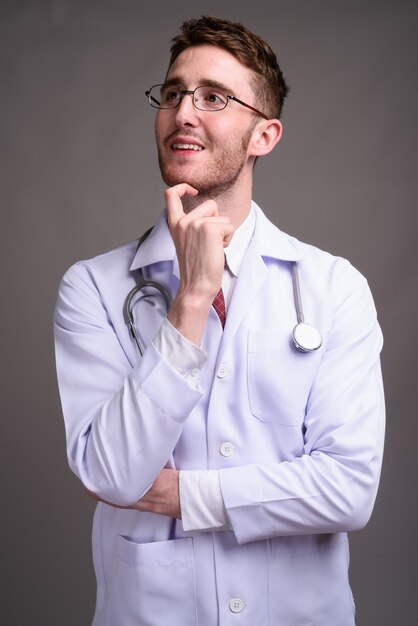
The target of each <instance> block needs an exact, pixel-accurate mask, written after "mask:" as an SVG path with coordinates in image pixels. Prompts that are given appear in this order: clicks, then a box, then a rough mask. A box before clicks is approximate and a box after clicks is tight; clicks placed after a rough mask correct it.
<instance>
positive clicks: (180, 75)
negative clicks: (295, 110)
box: [155, 45, 258, 197]
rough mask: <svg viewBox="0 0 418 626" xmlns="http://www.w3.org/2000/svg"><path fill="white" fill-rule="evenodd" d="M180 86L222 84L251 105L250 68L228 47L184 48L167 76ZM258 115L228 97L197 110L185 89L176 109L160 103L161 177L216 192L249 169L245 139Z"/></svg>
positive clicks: (157, 127) (157, 124)
mask: <svg viewBox="0 0 418 626" xmlns="http://www.w3.org/2000/svg"><path fill="white" fill-rule="evenodd" d="M172 79H175V81H176V84H177V85H179V86H180V87H181V88H182V89H190V90H192V89H195V88H196V87H198V86H200V85H205V84H207V83H208V82H210V83H212V82H214V81H215V82H216V83H219V84H220V85H223V86H224V88H225V89H226V91H227V93H228V94H231V95H235V96H236V97H238V98H240V99H241V100H243V101H244V102H246V103H248V104H250V105H253V106H255V98H254V93H253V90H252V87H251V83H250V81H251V71H250V70H249V69H248V68H247V67H245V66H244V65H242V64H241V63H240V62H239V61H238V60H237V59H235V57H233V56H232V55H231V54H230V53H229V52H227V51H226V50H223V49H222V48H218V47H216V46H210V45H199V46H195V47H192V48H187V49H186V50H184V51H183V52H182V53H181V54H180V55H179V56H178V57H177V59H176V60H175V62H174V63H173V65H172V66H171V67H170V69H169V72H168V75H167V79H166V80H172ZM257 121H258V118H257V117H256V116H255V115H254V114H253V113H252V112H251V111H250V110H248V109H247V108H246V107H243V106H242V105H240V104H238V103H237V102H233V101H229V102H228V106H227V107H226V108H225V109H223V110H222V111H216V112H214V111H200V110H198V109H196V108H195V107H194V106H193V103H192V96H190V95H185V96H184V97H183V99H182V101H181V102H180V104H179V106H178V107H177V108H176V109H160V110H159V111H158V113H157V117H156V122H155V134H156V140H157V148H158V160H159V164H160V169H161V175H162V177H163V180H164V182H165V183H166V184H167V185H169V186H172V185H176V184H178V183H184V182H186V183H189V184H190V185H192V186H193V187H195V188H196V189H198V190H199V192H200V194H204V195H209V196H210V197H216V195H217V194H218V193H221V192H224V191H226V190H228V189H230V188H231V187H232V186H233V185H234V184H235V183H236V181H237V180H239V179H240V178H241V177H242V176H243V175H244V173H245V172H246V173H248V172H250V171H251V170H252V163H249V161H248V145H249V141H250V138H251V136H252V131H253V129H254V126H255V123H256V122H257Z"/></svg>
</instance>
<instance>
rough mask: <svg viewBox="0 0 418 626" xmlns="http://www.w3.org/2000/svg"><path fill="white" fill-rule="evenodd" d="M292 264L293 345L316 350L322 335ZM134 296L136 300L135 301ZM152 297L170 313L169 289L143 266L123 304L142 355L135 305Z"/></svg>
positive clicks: (142, 239)
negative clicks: (307, 311)
mask: <svg viewBox="0 0 418 626" xmlns="http://www.w3.org/2000/svg"><path fill="white" fill-rule="evenodd" d="M151 231H152V228H150V229H148V230H147V231H146V232H145V233H144V234H143V235H142V237H141V238H140V239H139V241H138V246H137V249H136V250H137V251H138V249H139V247H140V245H141V244H142V243H143V242H144V241H145V239H146V238H147V237H148V235H149V234H150V232H151ZM290 265H291V270H292V284H293V297H294V302H295V309H296V319H297V324H296V326H295V327H294V329H293V331H292V339H293V345H294V347H295V348H296V349H297V350H298V351H299V352H303V353H307V352H314V351H315V350H318V348H320V347H321V345H322V335H321V333H320V332H319V330H318V329H317V328H316V327H315V326H313V325H312V324H308V323H307V322H305V317H304V315H303V307H302V297H301V295H300V284H299V272H298V267H297V263H296V261H291V262H290ZM145 288H147V289H148V290H150V289H151V290H152V291H151V292H150V291H148V292H146V293H143V294H142V295H141V296H140V297H139V298H135V296H136V295H137V294H139V293H140V292H141V291H142V290H143V289H145ZM134 298H135V302H133V300H134ZM151 298H159V299H161V300H162V301H163V303H164V306H165V309H166V312H167V313H168V310H169V308H170V306H171V298H170V294H169V293H168V291H167V289H166V288H165V287H163V285H161V284H160V283H158V282H156V281H154V280H146V279H145V278H144V275H143V272H142V268H139V269H138V270H137V276H136V285H135V287H134V288H133V289H131V291H130V292H129V293H128V295H127V296H126V299H125V302H124V305H123V318H124V320H125V323H126V324H127V325H128V328H129V332H130V334H131V336H132V338H133V340H134V341H135V343H136V345H137V348H138V350H139V354H140V355H141V356H143V354H144V350H143V348H142V346H141V342H140V340H139V336H138V333H137V331H136V328H135V323H134V316H133V307H134V306H136V305H137V304H139V302H141V300H150V299H151Z"/></svg>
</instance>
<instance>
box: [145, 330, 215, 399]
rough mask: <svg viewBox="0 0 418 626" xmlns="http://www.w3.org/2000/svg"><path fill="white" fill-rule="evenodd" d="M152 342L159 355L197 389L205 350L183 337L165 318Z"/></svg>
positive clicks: (205, 357) (205, 355)
mask: <svg viewBox="0 0 418 626" xmlns="http://www.w3.org/2000/svg"><path fill="white" fill-rule="evenodd" d="M153 344H154V346H155V347H156V349H157V350H158V352H159V353H160V355H161V357H162V358H163V359H164V360H165V361H166V362H168V363H170V365H171V366H172V367H173V368H174V369H175V370H176V371H177V372H178V373H179V374H180V375H181V376H183V378H184V379H185V380H186V381H187V382H188V383H189V384H190V385H191V386H192V387H194V388H195V389H197V388H198V385H199V377H200V371H201V369H202V367H203V365H204V364H205V362H206V359H207V354H206V352H204V350H202V349H201V348H199V347H198V346H196V345H195V344H194V343H192V342H191V341H189V340H188V339H186V337H183V335H181V334H180V333H179V331H178V330H177V329H176V328H175V327H174V326H173V325H172V324H171V323H170V322H169V320H168V319H167V318H165V320H164V321H163V323H162V324H161V326H160V328H159V330H158V332H157V334H156V335H155V337H154V339H153Z"/></svg>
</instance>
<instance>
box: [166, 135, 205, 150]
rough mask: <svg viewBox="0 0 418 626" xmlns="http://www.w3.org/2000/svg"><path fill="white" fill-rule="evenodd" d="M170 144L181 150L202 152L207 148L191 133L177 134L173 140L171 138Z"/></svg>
mask: <svg viewBox="0 0 418 626" xmlns="http://www.w3.org/2000/svg"><path fill="white" fill-rule="evenodd" d="M169 145H170V148H171V149H172V150H180V151H182V150H184V151H192V152H202V150H204V149H205V148H204V146H203V145H202V142H201V141H199V140H197V139H196V138H195V137H191V136H190V135H183V136H179V135H177V136H176V137H173V140H172V141H171V140H169Z"/></svg>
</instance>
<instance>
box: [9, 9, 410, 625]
mask: <svg viewBox="0 0 418 626" xmlns="http://www.w3.org/2000/svg"><path fill="white" fill-rule="evenodd" d="M202 13H211V14H215V15H219V16H223V17H229V18H233V19H238V20H241V21H242V22H243V23H244V24H245V25H247V26H248V27H249V28H251V29H253V30H254V31H256V32H258V33H259V34H261V35H262V36H264V37H265V38H266V39H267V40H268V41H269V42H270V43H271V44H272V46H273V48H274V49H275V50H276V51H277V53H278V56H279V60H280V63H281V65H282V67H283V69H284V72H285V75H286V77H287V79H288V81H289V83H290V85H291V88H292V92H291V96H290V98H289V100H288V102H287V104H286V106H285V112H284V117H283V123H284V129H285V130H284V136H283V140H282V142H281V143H280V144H279V147H278V148H277V150H276V151H275V153H274V154H273V155H271V156H269V157H267V158H265V159H263V160H261V161H260V162H259V163H258V164H257V171H256V184H255V193H254V197H255V199H256V200H257V201H258V202H259V203H260V204H261V205H262V206H263V207H264V209H265V211H266V212H267V214H268V215H269V216H270V218H272V219H273V220H274V221H275V222H276V223H277V224H278V225H279V226H280V227H281V228H282V229H283V230H285V231H288V232H290V233H292V234H294V235H296V236H297V237H299V238H301V239H304V240H306V241H309V242H311V243H313V244H315V245H318V246H319V247H322V248H325V249H327V250H329V251H331V252H333V253H335V254H339V255H342V256H346V257H348V258H349V259H350V260H351V261H352V262H353V264H354V265H356V266H357V267H358V268H359V269H360V271H362V272H363V273H364V274H365V275H366V276H367V277H368V279H369V282H370V285H371V288H372V291H373V293H374V296H375V301H376V305H377V308H378V311H379V315H380V322H381V325H382V328H383V331H384V334H385V339H386V343H385V348H384V352H383V369H384V377H385V382H386V395H387V409H388V428H387V440H386V456H385V462H384V469H383V474H382V482H381V489H380V492H379V495H378V499H377V503H376V507H375V511H374V515H373V517H372V520H371V522H370V523H369V525H368V526H367V527H366V529H365V530H363V531H360V532H358V533H355V534H353V535H352V536H351V545H352V567H351V582H352V586H353V590H354V594H355V596H356V600H357V608H358V626H394V625H396V626H398V625H400V626H403V625H405V626H412V625H413V624H417V623H418V613H417V608H416V583H417V576H416V561H417V540H416V525H417V516H416V513H417V497H416V493H417V488H416V482H417V481H416V478H417V463H416V453H415V448H416V444H415V439H416V436H417V417H416V409H415V388H414V386H415V385H416V371H417V367H416V366H417V359H416V350H417V324H416V322H417V317H418V316H417V308H418V306H417V279H416V276H417V269H418V268H417V253H416V246H417V210H416V198H417V167H416V156H417V155H416V144H417V124H416V118H417V81H416V74H417V71H416V61H417V17H418V11H417V8H416V3H415V2H407V1H405V0H403V1H402V0H400V1H399V0H398V1H396V2H395V1H392V2H384V1H380V2H378V1H367V0H363V2H358V1H353V0H352V1H349V2H338V1H334V2H328V1H326V0H324V1H318V2H314V1H311V2H308V1H306V2H304V1H301V2H291V1H280V0H278V1H276V2H274V3H273V2H272V3H268V2H263V1H262V0H257V1H256V2H253V3H244V2H242V1H239V2H238V1H237V2H235V1H231V2H228V3H226V2H217V1H214V2H211V3H209V2H204V1H202V2H200V3H196V2H191V1H188V2H186V1H184V2H180V1H178V2H175V3H169V4H164V3H162V2H147V3H140V2H135V1H134V0H118V1H117V0H114V1H113V2H112V1H110V0H107V1H101V2H100V1H99V0H96V1H93V0H90V1H84V2H83V1H81V0H79V1H76V0H75V1H73V2H70V1H65V0H61V1H60V0H57V1H46V0H44V1H40V0H39V1H37V2H36V1H34V0H33V1H30V0H21V1H19V0H16V1H13V2H12V1H10V2H8V1H4V0H3V1H1V2H0V137H1V152H0V159H1V162H0V175H1V218H2V225H1V231H0V232H1V237H2V245H1V255H2V263H1V272H2V274H1V293H2V306H1V312H2V324H1V328H2V342H1V349H2V356H3V358H2V374H1V380H2V400H3V401H2V419H1V429H2V431H1V444H2V471H1V477H2V485H1V492H2V504H3V506H2V513H1V521H2V527H3V530H2V533H1V541H2V543H3V545H2V550H1V564H2V569H3V570H4V572H3V573H4V576H3V583H2V586H1V590H2V596H3V598H2V600H1V611H0V613H1V618H0V619H1V622H2V624H7V625H8V626H9V625H11V626H18V625H19V626H20V625H21V624H22V625H30V626H33V625H42V626H47V625H51V626H57V625H59V626H67V625H68V626H70V625H71V626H75V625H77V626H83V625H88V624H89V623H90V619H91V616H92V610H93V605H94V594H95V584H94V579H93V571H92V565H91V548H90V525H91V515H92V511H93V504H92V503H91V502H90V501H89V500H88V499H87V498H86V497H85V496H84V495H83V491H82V489H81V487H80V485H79V484H78V482H77V480H76V479H75V478H74V477H73V476H72V474H71V473H70V471H69V469H68V468H67V465H66V458H65V443H64V428H63V422H62V418H61V413H60V405H59V399H58V393H57V389H56V382H55V371H54V361H53V349H52V337H51V319H52V314H53V307H54V302H55V297H56V291H57V287H58V283H59V279H60V277H61V276H62V274H63V273H64V271H65V270H66V268H67V267H68V266H69V265H70V264H71V263H73V262H74V261H76V260H78V259H80V258H86V257H90V256H93V255H95V254H97V253H100V252H102V251H105V250H106V249H110V248H112V247H116V246H117V245H119V244H122V243H124V242H126V241H128V240H131V239H133V238H135V237H136V236H137V235H138V234H139V233H141V232H142V231H143V230H144V229H145V227H146V226H148V225H150V224H152V223H153V221H154V219H155V216H156V215H157V214H158V213H159V211H160V209H161V208H162V198H161V192H162V189H163V185H162V183H161V182H160V179H159V174H158V168H157V166H156V151H155V148H154V140H153V118H154V115H153V111H152V110H151V109H150V108H149V107H148V105H147V103H146V100H145V97H144V95H143V92H144V90H145V89H146V88H147V87H148V86H149V85H151V84H153V83H156V82H159V81H160V80H161V79H162V78H163V76H164V72H165V69H166V63H167V53H168V44H169V39H170V38H171V37H172V36H173V35H174V34H175V32H176V31H177V29H178V26H179V24H180V22H181V21H183V19H186V18H189V17H197V16H199V15H201V14H202ZM121 306H122V303H121ZM300 592H301V593H303V590H301V591H300ZM254 626H258V625H254ZM283 626H287V625H283ZM336 626H338V625H336Z"/></svg>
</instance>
